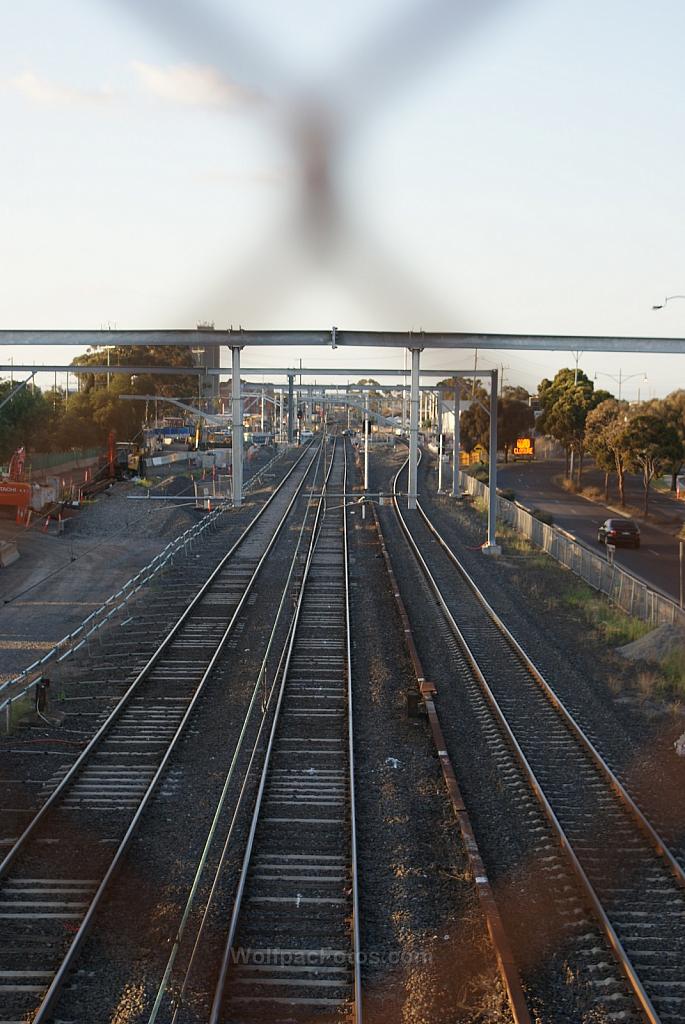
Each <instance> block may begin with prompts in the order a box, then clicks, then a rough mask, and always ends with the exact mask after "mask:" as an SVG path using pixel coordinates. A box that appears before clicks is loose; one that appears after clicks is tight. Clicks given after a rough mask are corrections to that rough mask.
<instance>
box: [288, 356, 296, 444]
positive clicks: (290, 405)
mask: <svg viewBox="0 0 685 1024" xmlns="http://www.w3.org/2000/svg"><path fill="white" fill-rule="evenodd" d="M294 380H295V375H294V374H292V373H289V374H288V444H292V443H293V414H294V409H293V381H294Z"/></svg>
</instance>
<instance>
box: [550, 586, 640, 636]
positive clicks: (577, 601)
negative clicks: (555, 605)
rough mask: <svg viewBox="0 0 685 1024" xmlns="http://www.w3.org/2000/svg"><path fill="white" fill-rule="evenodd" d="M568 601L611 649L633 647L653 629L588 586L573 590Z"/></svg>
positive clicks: (569, 593)
mask: <svg viewBox="0 0 685 1024" xmlns="http://www.w3.org/2000/svg"><path fill="white" fill-rule="evenodd" d="M565 600H566V603H567V604H568V605H569V606H570V607H571V608H573V609H574V610H575V611H577V612H580V614H581V616H582V617H583V619H585V621H586V622H587V623H588V624H591V625H592V626H594V627H595V629H597V631H598V632H599V633H600V635H601V637H602V639H603V640H604V641H605V642H606V643H607V644H608V645H610V646H611V647H621V646H623V644H629V643H632V641H633V640H639V639H640V637H641V636H645V634H646V633H649V632H650V630H651V629H652V627H651V626H650V625H649V623H647V622H641V621H640V620H639V619H634V618H631V616H630V615H627V614H626V613H625V612H623V611H621V610H620V609H619V608H615V607H614V606H613V605H611V604H609V602H608V601H607V599H606V598H605V597H603V596H601V595H600V594H597V593H596V592H595V591H593V590H591V589H590V587H588V586H585V585H582V584H576V585H575V586H573V587H571V588H570V589H569V590H568V592H567V594H566V596H565Z"/></svg>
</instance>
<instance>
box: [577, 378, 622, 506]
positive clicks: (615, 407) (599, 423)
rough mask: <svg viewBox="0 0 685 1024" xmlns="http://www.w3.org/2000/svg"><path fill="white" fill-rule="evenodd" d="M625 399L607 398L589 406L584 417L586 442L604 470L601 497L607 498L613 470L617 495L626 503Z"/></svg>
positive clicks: (597, 462) (606, 499) (588, 448)
mask: <svg viewBox="0 0 685 1024" xmlns="http://www.w3.org/2000/svg"><path fill="white" fill-rule="evenodd" d="M627 421H628V403H627V402H617V401H616V399H615V398H606V399H605V400H604V401H603V402H600V403H599V405H597V406H596V407H595V408H594V409H591V410H590V412H589V413H588V415H587V419H586V421H585V445H586V448H587V450H588V451H589V453H590V455H591V456H592V457H593V459H594V460H595V462H596V464H597V466H598V467H599V468H600V469H602V470H604V500H605V501H608V500H609V474H610V473H612V472H615V473H616V482H617V485H618V496H619V500H620V502H621V505H625V503H626V499H625V471H626V465H625V460H626V442H625V434H626V428H627Z"/></svg>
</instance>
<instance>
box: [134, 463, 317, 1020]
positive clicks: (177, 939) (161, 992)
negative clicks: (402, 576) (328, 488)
mask: <svg viewBox="0 0 685 1024" xmlns="http://www.w3.org/2000/svg"><path fill="white" fill-rule="evenodd" d="M315 487H316V474H315V477H314V480H313V481H312V484H311V487H310V489H309V498H308V500H307V501H306V503H305V509H304V514H303V516H302V523H301V526H300V531H299V535H298V540H297V544H296V546H295V551H294V553H293V557H292V559H291V563H290V569H289V571H288V576H287V579H286V581H285V584H284V586H283V591H282V593H281V599H280V602H279V605H278V610H277V612H276V616H275V618H274V622H273V626H272V628H271V633H270V635H269V641H268V643H267V645H266V650H265V652H264V657H263V659H262V663H261V666H260V668H259V671H258V673H257V678H256V680H255V683H254V687H253V690H252V696H251V697H250V702H249V704H248V707H247V710H246V712H245V716H244V719H243V724H242V726H241V729H240V734H239V735H238V739H237V741H236V745H235V749H234V751H233V754H232V756H231V762H230V765H229V768H228V771H227V773H226V777H225V779H224V783H223V786H222V790H221V794H220V796H219V799H218V801H217V804H216V808H215V811H214V815H213V818H212V823H211V825H210V828H209V831H208V833H207V836H206V838H205V843H204V847H203V850H202V854H201V856H200V859H199V861H198V865H197V868H196V870H195V875H194V877H193V882H192V885H191V887H190V891H189V893H188V897H187V899H186V904H185V907H184V909H183V913H182V915H181V919H180V921H179V924H178V927H177V929H176V934H175V936H174V939H173V942H172V947H171V951H170V953H169V956H168V958H167V964H166V967H165V969H164V974H163V975H162V980H161V981H160V983H159V986H158V989H157V995H156V997H155V1001H154V1004H153V1007H152V1010H151V1011H150V1015H149V1018H148V1024H154V1022H155V1021H156V1020H157V1017H158V1015H159V1011H160V1009H161V1006H162V1001H163V999H164V996H165V994H166V992H167V990H168V986H169V979H170V978H171V973H172V971H173V967H174V963H175V961H176V957H177V955H178V952H179V950H180V948H181V943H182V941H183V938H184V933H185V929H186V925H187V923H188V921H189V919H190V915H191V911H192V908H193V904H194V901H195V896H196V894H197V892H198V891H199V887H200V883H201V880H202V875H203V872H204V869H205V867H206V865H207V860H208V857H209V853H210V849H211V846H212V843H213V841H214V838H215V836H216V833H217V829H218V827H219V822H220V819H221V816H222V814H223V811H224V807H225V804H226V800H227V797H228V792H229V787H230V785H231V782H232V780H233V776H234V773H235V770H236V768H237V765H238V760H239V758H240V756H241V754H242V752H243V743H244V740H245V738H246V736H247V732H248V727H249V725H250V721H251V719H252V713H253V710H254V708H255V706H256V703H257V698H258V696H259V694H260V692H261V688H262V683H263V682H265V679H266V672H267V667H268V663H269V656H270V654H271V650H272V647H273V644H274V642H275V639H276V635H277V632H278V630H279V627H280V625H281V616H282V614H283V611H284V609H285V606H286V600H287V598H288V595H289V594H290V589H291V584H292V581H293V578H294V575H295V569H296V566H297V564H298V561H299V555H300V546H301V544H302V538H303V535H304V531H305V528H306V525H307V521H308V519H309V512H310V504H311V499H312V495H313V491H314V488H315ZM292 628H293V623H292V619H291V621H290V622H289V624H288V630H287V634H286V644H285V646H284V649H283V651H282V653H281V657H280V659H279V663H278V666H277V668H276V671H275V674H274V682H273V683H272V686H271V689H270V691H269V697H268V699H267V700H266V701H265V703H264V704H263V705H262V718H261V721H260V723H259V728H258V730H257V735H256V737H255V740H254V744H253V749H252V753H251V755H250V760H249V762H248V765H247V768H246V770H245V775H244V778H243V783H242V786H241V789H240V793H239V795H238V799H237V801H236V804H235V806H234V810H233V815H232V819H231V824H230V827H229V830H228V834H227V835H226V838H225V840H224V845H223V849H222V852H221V856H220V857H219V863H218V864H217V866H216V870H215V874H214V881H213V883H212V886H211V889H210V892H209V895H208V897H207V900H206V903H205V907H204V911H203V914H202V919H201V921H200V924H199V927H198V930H197V934H196V938H195V942H194V945H193V949H192V952H191V955H190V958H189V960H188V963H187V965H186V968H185V974H184V980H183V983H182V985H181V987H180V989H179V990H178V992H177V994H176V996H175V998H174V1001H173V1016H172V1019H171V1024H174V1022H175V1021H176V1019H177V1016H178V1013H179V1012H180V1009H181V1005H182V1003H183V999H184V995H185V991H186V988H187V984H188V979H189V976H190V971H191V970H192V967H193V964H194V961H195V956H196V954H197V950H198V948H199V943H200V940H201V938H202V934H203V932H204V927H205V924H206V921H207V918H208V915H209V909H210V907H211V906H212V903H213V900H214V895H215V893H216V889H217V886H218V883H219V878H220V876H221V873H222V871H223V866H224V864H225V861H226V857H227V856H228V852H229V849H230V844H231V839H232V837H233V832H234V828H235V824H236V822H237V820H238V813H239V811H240V808H241V807H242V803H243V798H244V796H245V792H246V790H247V783H248V780H249V778H250V774H251V770H252V764H253V762H254V759H255V757H256V754H257V750H258V747H259V743H260V741H261V737H262V734H263V732H264V728H265V725H266V722H267V720H268V716H269V709H270V705H271V698H272V696H273V693H274V690H275V684H276V681H277V680H278V678H279V675H280V670H281V665H282V662H283V658H284V657H285V651H286V649H287V640H288V638H289V636H290V633H291V630H292Z"/></svg>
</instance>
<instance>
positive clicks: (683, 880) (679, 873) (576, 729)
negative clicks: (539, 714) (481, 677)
mask: <svg viewBox="0 0 685 1024" xmlns="http://www.w3.org/2000/svg"><path fill="white" fill-rule="evenodd" d="M417 509H418V511H419V514H420V515H421V517H422V518H423V520H424V522H425V524H426V526H427V527H428V529H429V530H430V532H431V533H432V534H433V536H434V537H435V539H436V540H437V542H438V543H439V544H440V546H441V547H442V548H443V549H444V551H445V553H446V555H447V557H448V558H449V559H450V561H451V562H452V564H453V565H454V566H455V568H456V569H457V570H458V571H459V573H460V575H461V577H462V579H463V580H464V582H465V583H466V584H467V586H468V587H469V589H470V590H471V592H472V593H473V595H474V597H475V598H476V600H477V601H478V602H479V604H480V605H481V606H482V608H483V609H484V610H485V612H486V613H487V615H488V616H489V618H490V619H491V621H492V622H493V623H494V625H495V626H497V628H498V630H499V631H500V633H501V634H502V636H503V637H504V639H505V640H506V641H507V643H508V644H509V645H510V647H511V648H512V650H513V651H514V653H515V654H516V656H517V658H518V659H519V660H520V661H521V663H522V664H523V666H524V668H525V669H526V670H527V671H528V672H529V673H530V674H531V676H532V677H533V678H534V680H535V682H536V683H537V684H538V686H539V687H540V689H541V690H542V692H543V693H544V695H545V697H546V698H547V699H548V700H549V702H550V704H552V705H553V707H554V708H555V710H556V711H557V712H558V713H559V715H560V716H561V718H562V719H563V721H564V723H565V724H566V725H567V726H568V728H569V729H570V730H571V732H572V733H573V734H574V736H575V737H576V739H577V740H578V742H579V743H580V744H581V746H582V747H583V748H584V749H585V750H586V752H587V753H588V754H589V755H590V757H591V758H592V761H593V762H594V764H595V766H596V767H597V768H598V769H599V770H600V772H601V773H602V774H603V775H604V777H605V778H606V780H607V782H608V783H609V785H610V786H611V787H612V789H613V790H614V791H615V793H616V795H617V796H618V798H619V799H620V801H621V802H622V803H623V804H624V805H625V807H626V808H627V809H628V810H629V811H630V813H631V814H632V815H633V817H634V818H635V819H636V821H637V823H638V825H639V826H640V828H641V829H642V830H643V832H644V833H645V835H646V836H647V838H648V839H649V841H650V843H651V844H652V846H653V847H654V849H655V851H656V852H657V853H658V854H659V856H661V857H663V859H664V860H665V861H666V863H667V864H668V867H669V868H670V870H671V872H672V873H673V875H674V877H675V878H676V880H677V881H678V882H679V884H680V885H682V886H683V887H684V888H685V869H683V867H682V865H681V864H680V862H679V861H678V860H677V858H676V857H675V856H674V854H673V853H671V851H670V849H669V848H668V845H667V844H666V842H665V840H664V839H662V837H661V836H660V835H659V833H658V832H657V830H656V829H655V828H654V826H653V825H652V824H651V822H650V821H649V819H648V818H647V817H646V815H645V814H644V812H643V811H641V810H640V808H639V807H638V805H637V803H636V802H635V800H634V799H633V798H632V797H631V795H630V793H628V791H627V790H626V788H625V786H624V785H623V783H622V782H621V781H620V779H619V778H618V777H617V776H616V774H615V773H614V772H613V771H612V769H611V768H610V767H609V765H608V764H607V763H606V761H605V760H604V758H603V757H602V755H601V754H600V752H599V751H598V750H597V748H596V746H595V745H594V743H593V742H592V740H591V739H590V737H589V736H588V735H587V733H586V732H585V731H584V730H583V728H582V727H581V726H580V725H579V724H578V722H576V720H575V718H574V717H573V715H572V714H571V712H570V711H569V710H568V708H567V707H566V706H565V704H564V702H563V701H562V699H561V698H560V697H559V696H558V694H557V693H555V691H554V689H553V688H552V686H551V685H550V684H549V683H548V682H547V680H546V679H545V677H544V676H543V674H542V672H540V670H539V669H538V668H537V666H536V665H535V663H534V662H533V661H532V659H531V658H530V657H529V656H528V655H527V654H526V652H525V651H524V650H523V648H522V647H521V645H520V644H519V642H518V640H517V639H516V637H515V636H514V635H513V633H512V632H511V630H509V629H508V627H507V626H505V624H504V622H503V621H502V619H501V618H500V617H499V615H498V614H497V612H496V611H495V610H494V608H493V607H492V606H491V605H490V604H489V603H488V601H487V600H486V598H485V596H484V595H483V594H482V592H481V591H480V590H479V589H478V586H477V584H476V583H475V582H474V580H473V578H472V577H471V576H470V575H469V573H468V571H467V570H466V569H465V568H464V566H463V565H462V563H461V562H460V561H459V559H458V558H457V556H456V555H455V553H454V552H453V551H452V549H451V548H450V546H449V545H448V543H447V542H446V540H445V539H444V537H443V536H442V535H441V534H440V533H439V531H438V530H437V528H436V527H435V525H434V524H433V523H432V522H431V520H430V518H429V516H428V515H427V513H426V512H425V511H424V509H423V508H422V506H421V503H420V502H417Z"/></svg>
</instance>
